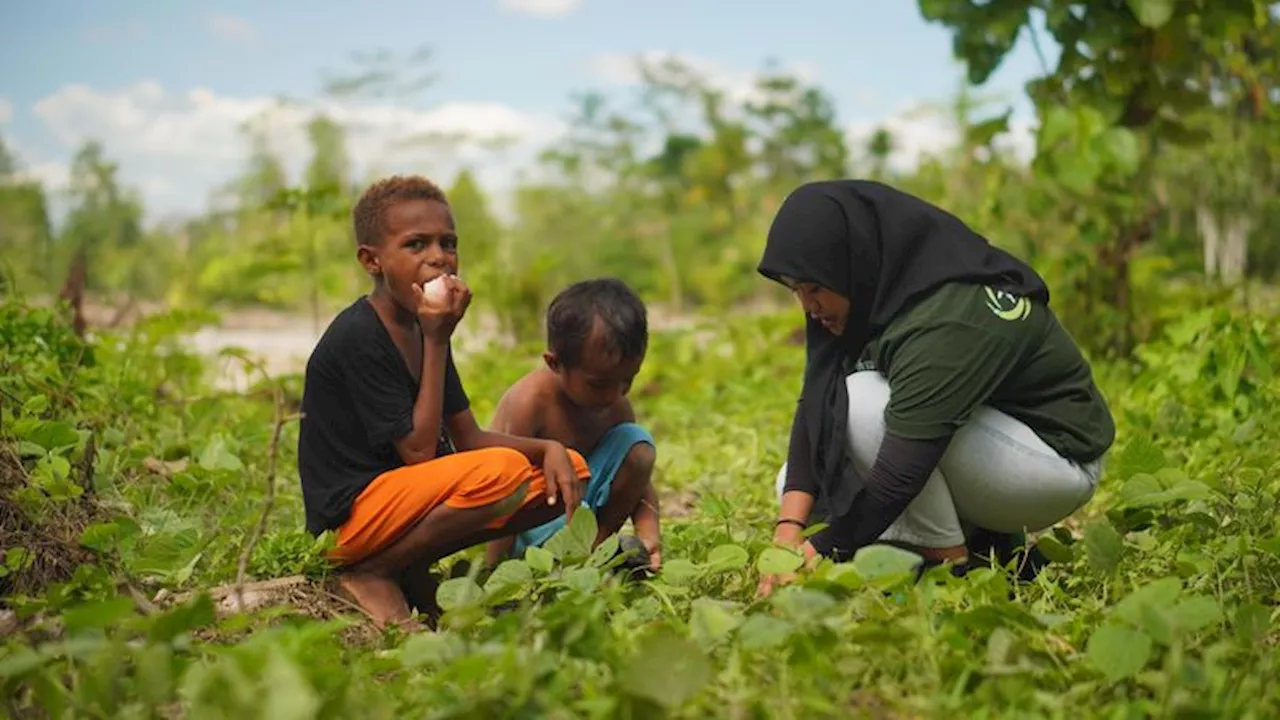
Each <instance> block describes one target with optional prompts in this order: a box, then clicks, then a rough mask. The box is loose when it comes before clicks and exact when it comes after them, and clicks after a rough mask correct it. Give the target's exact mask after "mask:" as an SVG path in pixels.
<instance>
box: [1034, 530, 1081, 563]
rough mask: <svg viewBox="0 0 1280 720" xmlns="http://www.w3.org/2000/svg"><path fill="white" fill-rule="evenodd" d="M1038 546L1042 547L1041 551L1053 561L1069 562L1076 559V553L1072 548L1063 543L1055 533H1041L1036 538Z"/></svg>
mask: <svg viewBox="0 0 1280 720" xmlns="http://www.w3.org/2000/svg"><path fill="white" fill-rule="evenodd" d="M1036 547H1038V548H1040V552H1041V553H1043V554H1044V556H1045V557H1047V558H1049V559H1050V560H1052V561H1053V562H1058V563H1069V562H1071V561H1073V560H1075V553H1074V552H1073V551H1072V550H1071V548H1069V547H1067V546H1066V545H1063V544H1062V542H1061V541H1060V540H1058V538H1056V537H1054V536H1053V535H1041V536H1040V537H1038V538H1036Z"/></svg>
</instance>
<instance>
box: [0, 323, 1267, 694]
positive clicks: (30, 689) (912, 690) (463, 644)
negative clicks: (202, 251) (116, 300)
mask: <svg viewBox="0 0 1280 720" xmlns="http://www.w3.org/2000/svg"><path fill="white" fill-rule="evenodd" d="M208 320H209V318H205V317H200V316H184V315H178V314H173V315H166V316H160V317H156V318H153V319H151V320H148V321H146V322H144V323H143V324H141V325H140V326H138V327H137V328H135V329H134V330H133V331H130V332H128V333H127V334H120V335H111V336H104V337H102V338H98V339H97V340H96V341H95V342H94V343H93V345H91V346H84V345H82V344H81V343H80V342H78V341H77V340H76V338H75V337H74V336H73V335H71V334H70V333H69V332H67V331H66V329H65V328H64V327H63V326H62V325H61V323H60V322H59V321H58V320H57V318H56V316H55V315H54V314H53V313H52V312H51V311H49V310H48V309H32V308H27V307H25V306H22V305H18V304H15V303H9V304H6V305H4V306H3V311H2V312H0V337H3V338H4V339H3V340H0V350H3V356H0V364H2V365H3V367H2V368H0V370H3V372H0V377H3V379H2V380H0V390H3V398H4V400H3V402H4V404H3V409H2V410H0V412H3V431H2V436H3V441H4V446H5V450H6V454H5V455H4V456H3V457H4V460H2V461H0V462H3V463H4V468H3V469H4V470H5V474H4V475H3V476H0V477H4V478H7V480H6V481H5V483H4V485H3V486H2V487H3V490H4V493H3V497H4V500H3V502H4V506H3V509H4V510H5V512H7V513H11V514H12V515H13V516H14V517H17V516H18V515H19V514H20V515H21V517H22V518H23V521H24V522H26V523H28V524H29V525H32V526H36V527H40V528H54V529H58V531H59V532H58V533H54V534H51V533H48V532H28V533H26V535H25V536H23V537H18V538H16V539H13V538H9V537H6V539H5V541H4V555H3V562H2V563H0V568H2V569H0V573H3V574H2V575H0V590H2V591H3V593H4V600H3V602H4V604H5V605H6V606H8V607H9V608H10V609H11V611H12V612H13V613H14V614H13V618H12V621H11V624H16V625H17V626H18V628H17V629H16V630H12V631H11V632H10V634H9V636H8V637H7V638H5V639H4V644H3V645H2V646H0V686H3V687H0V690H2V691H3V692H2V696H3V697H5V698H7V699H8V703H9V708H8V709H9V710H10V711H11V712H12V713H13V714H14V715H16V716H55V717H61V716H64V715H73V716H77V717H80V716H84V717H125V718H127V717H171V716H184V717H233V716H235V717H257V716H261V717H271V718H307V717H326V718H329V717H361V718H370V717H388V718H391V717H403V716H406V715H409V716H423V715H425V716H429V717H468V718H470V717H477V718H481V717H483V718H500V717H522V718H523V717H553V718H558V717H566V718H567V717H602V718H603V717H608V718H617V717H620V718H628V717H657V716H664V715H665V716H674V717H689V718H694V717H697V718H701V717H729V718H757V717H761V718H762V717H770V718H773V717H778V718H801V717H803V718H812V717H858V716H866V717H937V716H946V715H953V716H954V715H959V714H962V715H964V716H968V717H997V716H998V717H1019V718H1025V717H1055V718H1056V717H1077V716H1102V717H1151V716H1157V717H1233V718H1248V717H1259V718H1261V717H1268V716H1275V715H1276V714H1278V713H1280V691H1278V690H1277V688H1276V684H1275V682H1274V681H1273V678H1276V677H1280V651H1278V650H1277V640H1278V639H1280V630H1277V627H1278V622H1277V620H1278V618H1277V615H1278V613H1277V609H1276V608H1277V600H1278V599H1280V539H1278V537H1277V536H1278V535H1280V533H1278V529H1280V520H1278V519H1277V518H1280V515H1277V513H1276V509H1277V507H1276V506H1277V495H1278V494H1280V447H1278V446H1276V444H1275V443H1274V441H1272V440H1269V439H1268V438H1269V437H1272V435H1269V434H1268V433H1273V432H1274V431H1268V432H1264V431H1263V428H1274V427H1276V426H1277V420H1278V419H1280V418H1278V416H1280V409H1277V408H1278V405H1277V403H1276V400H1277V398H1278V397H1280V392H1278V390H1280V385H1278V384H1277V381H1276V379H1275V377H1274V375H1273V372H1272V370H1273V368H1280V344H1277V342H1276V340H1275V339H1274V333H1273V332H1271V331H1270V330H1269V329H1268V328H1269V326H1268V325H1267V324H1266V322H1265V321H1264V320H1263V319H1261V318H1257V317H1252V316H1244V315H1238V314H1237V315H1232V314H1229V313H1227V312H1225V311H1201V312H1188V313H1183V316H1182V318H1181V319H1180V320H1178V321H1177V322H1176V323H1175V324H1173V325H1171V326H1170V327H1169V328H1168V329H1167V332H1166V334H1165V337H1164V339H1162V340H1160V341H1159V342H1156V343H1153V344H1151V345H1147V346H1144V347H1142V348H1141V349H1140V352H1139V354H1138V357H1137V359H1136V360H1135V361H1134V362H1132V363H1129V364H1123V365H1122V364H1104V365H1100V366H1098V368H1097V373H1098V376H1099V378H1100V380H1101V382H1102V384H1103V387H1104V390H1105V392H1106V394H1107V396H1108V398H1109V400H1110V402H1111V403H1112V406H1113V409H1114V410H1115V412H1116V415H1117V421H1118V425H1119V430H1120V439H1119V441H1118V444H1117V447H1116V448H1115V451H1114V453H1113V455H1112V457H1111V460H1110V463H1109V466H1108V469H1107V472H1106V475H1105V476H1104V478H1103V481H1102V487H1101V489H1100V491H1099V494H1098V495H1097V496H1096V497H1095V499H1094V501H1093V502H1092V503H1091V504H1090V505H1088V506H1087V507H1086V508H1085V509H1084V510H1083V511H1082V512H1081V513H1079V514H1078V515H1077V516H1075V517H1073V518H1071V519H1070V520H1069V521H1068V522H1066V523H1064V524H1063V526H1062V527H1059V528H1056V529H1055V530H1054V531H1052V532H1050V533H1046V534H1045V535H1044V536H1042V537H1041V538H1040V542H1041V544H1042V547H1044V548H1045V550H1046V552H1047V553H1049V554H1051V555H1052V556H1053V557H1054V558H1055V559H1056V560H1057V562H1055V563H1054V564H1053V565H1051V566H1050V567H1049V568H1048V569H1047V570H1046V571H1045V572H1044V573H1042V574H1041V576H1040V577H1039V578H1038V579H1037V580H1036V581H1035V582H1034V583H1031V584H1027V585H1017V584H1014V583H1013V582H1011V580H1010V572H1008V571H1006V570H1003V569H993V570H979V571H975V572H972V573H970V574H969V575H968V576H967V577H965V578H954V577H951V576H950V575H947V574H945V573H935V574H930V575H928V576H926V577H925V578H924V579H923V580H921V581H920V582H914V581H913V580H914V576H913V573H912V572H911V571H910V569H909V567H908V566H907V565H906V564H905V560H907V558H904V557H903V556H902V555H901V554H899V553H896V552H894V551H893V550H891V549H888V548H873V549H869V550H868V551H866V552H864V553H863V554H861V555H860V556H859V557H858V558H857V559H855V560H854V561H853V562H851V563H848V564H845V565H832V564H829V563H827V564H823V565H821V566H820V567H818V568H817V569H816V570H814V571H813V572H806V573H803V574H802V577H801V579H800V581H799V582H797V583H796V584H794V585H792V586H789V587H787V588H785V589H784V590H783V591H781V592H779V593H777V594H776V595H775V596H774V597H772V598H770V599H769V600H767V601H763V600H759V599H757V598H756V597H755V586H756V581H757V579H758V577H759V572H760V569H761V568H765V569H776V568H787V567H792V566H793V564H794V563H795V561H796V559H795V557H794V556H793V555H791V554H789V553H786V552H783V551H780V550H778V549H776V548H770V547H769V539H770V537H771V534H772V524H771V518H772V517H773V478H774V474H775V473H776V471H777V468H778V466H779V465H780V464H781V462H782V460H783V454H784V452H785V444H786V435H787V429H788V427H789V419H790V411H791V409H792V407H793V403H794V396H795V393H796V390H797V389H798V383H799V377H800V372H801V369H802V367H803V362H804V357H803V354H804V353H803V348H802V347H801V346H799V345H798V344H796V343H795V342H794V340H793V337H794V335H793V333H794V330H795V329H796V322H795V321H796V318H795V317H793V316H763V317H754V318H746V319H742V318H739V319H731V320H724V319H714V320H708V321H706V322H704V323H702V324H701V325H700V326H698V327H694V328H690V329H685V330H681V331H678V332H670V333H662V334H659V335H656V336H655V337H654V339H653V342H652V348H651V351H650V355H649V361H648V362H647V363H646V365H645V367H644V369H643V371H642V375H641V377H640V378H639V379H638V380H637V382H636V385H635V390H634V400H635V402H636V405H637V410H638V413H639V414H640V417H641V419H642V421H643V422H644V423H645V424H646V425H647V426H648V427H649V428H650V430H651V431H652V432H653V433H654V435H655V437H657V438H658V441H659V455H658V469H657V471H656V472H657V476H656V480H657V482H658V483H659V485H660V487H661V488H662V495H663V502H662V504H663V511H664V513H663V514H664V546H665V547H664V553H663V556H664V570H663V572H662V573H661V575H660V576H658V577H655V578H652V579H649V580H646V581H644V582H632V583H624V582H621V581H620V580H618V579H617V577H616V576H615V573H613V572H612V571H611V569H610V568H609V567H608V563H607V562H606V559H607V556H606V554H601V553H592V552H591V551H590V548H589V544H588V543H586V542H585V541H584V540H585V538H589V537H591V536H592V534H593V533H594V530H593V528H591V527H590V526H589V525H590V522H591V518H590V515H589V514H587V513H578V514H577V518H579V519H580V520H579V521H578V522H575V524H574V526H572V527H570V528H569V529H568V530H567V531H565V532H564V533H562V535H561V536H559V537H558V538H557V540H556V541H555V542H554V543H553V544H552V545H549V546H548V548H547V551H546V552H542V553H533V554H531V555H530V556H529V557H527V558H526V560H525V561H510V562H508V563H506V564H504V565H503V566H502V567H500V568H499V569H498V570H497V571H496V572H494V573H492V574H487V573H479V572H477V571H476V570H472V571H470V572H469V573H461V572H460V573H459V574H458V576H457V577H455V578H453V579H452V580H450V581H448V582H446V583H445V584H444V585H443V586H442V588H441V594H440V600H441V602H442V604H443V605H444V606H445V607H446V609H447V610H448V612H447V613H446V614H445V616H444V618H443V619H442V627H441V629H440V630H439V631H438V632H436V633H426V634H417V635H413V636H401V635H398V634H396V633H394V632H388V633H385V634H378V633H373V632H371V631H369V630H368V629H367V625H362V624H361V622H360V617H359V616H358V615H355V614H354V613H351V612H349V609H347V608H344V607H343V606H342V605H341V604H339V603H334V602H330V601H326V600H325V596H324V594H323V590H322V588H323V583H317V584H315V585H314V586H313V588H318V589H314V592H312V594H310V595H307V594H306V593H302V594H295V595H294V596H293V597H292V599H293V600H294V601H295V602H294V604H293V605H286V606H284V607H283V608H272V609H266V610H262V611H260V612H256V613H251V614H227V613H223V612H219V611H218V610H217V607H216V605H215V601H214V599H213V598H211V597H210V596H209V594H208V592H207V591H208V590H209V589H210V588H213V587H216V586H220V585H225V584H228V583H234V582H236V580H237V578H238V577H239V576H240V575H241V574H242V573H241V569H242V568H243V575H244V576H245V578H246V579H264V578H272V577H281V576H285V575H291V574H297V573H301V574H306V575H308V576H309V577H312V578H317V579H318V578H320V577H321V576H322V575H323V572H324V568H323V563H322V562H320V560H319V558H320V554H321V551H322V549H323V539H321V541H319V542H317V541H316V540H314V539H313V538H311V537H310V536H308V535H307V534H306V533H305V532H304V531H303V530H302V505H301V497H300V493H299V489H298V483H297V479H296V473H295V467H296V463H295V457H294V447H295V443H296V430H297V426H296V423H292V422H290V421H289V414H290V412H292V410H293V404H294V403H296V399H297V398H298V396H299V392H300V379H299V378H297V377H287V378H273V379H272V378H264V380H263V381H262V382H261V383H260V384H259V385H258V386H257V387H255V388H254V389H253V390H252V391H250V392H249V393H247V394H244V395H236V394H225V393H218V392H214V391H212V390H211V389H210V384H209V381H208V378H209V370H210V365H209V364H208V363H206V362H203V361H201V360H200V359H198V358H195V357H192V356H190V355H188V354H186V353H185V352H184V349H183V347H182V345H181V344H180V343H179V342H178V338H179V337H180V335H181V333H183V332H185V331H188V330H190V329H192V328H193V327H196V326H198V324H199V323H201V322H205V321H208ZM537 351H538V348H536V347H522V348H518V349H517V350H515V351H511V350H505V351H501V352H499V351H493V352H485V353H479V354H473V355H469V356H467V357H466V358H465V359H464V360H460V369H461V371H462V374H463V379H464V381H465V382H466V384H467V389H468V392H469V394H470V395H471V396H472V398H473V404H474V408H475V411H476V413H477V415H478V417H479V418H480V419H481V421H482V422H483V421H485V420H487V419H488V417H489V416H490V414H491V413H492V409H493V404H494V402H495V401H496V400H497V398H498V396H499V394H500V392H501V390H502V389H503V388H504V387H505V386H506V385H507V384H508V383H510V382H511V381H513V380H514V379H516V378H517V377H518V376H519V375H520V374H522V373H523V372H524V371H525V370H526V369H527V368H528V367H530V366H531V365H532V364H533V363H535V362H536V361H537ZM245 360H246V361H248V359H245ZM280 420H283V422H279V423H278V421H280ZM277 426H278V427H279V429H280V438H279V442H278V443H274V444H273V442H272V438H273V435H274V433H275V432H276V429H277ZM273 447H274V448H275V453H274V457H275V459H274V461H273V460H272V456H273V452H272V448H273ZM273 462H274V467H275V470H274V472H271V471H270V470H269V468H271V467H272V463H273ZM269 487H270V491H268V488H269ZM269 495H270V496H273V501H272V502H271V503H270V504H268V503H267V500H266V498H267V497H268V496H269ZM264 512H265V518H266V520H265V524H263V525H262V533H261V538H260V539H258V540H256V541H254V540H253V536H254V535H255V529H256V528H257V527H258V525H259V522H260V521H261V520H262V518H263V517H264ZM0 517H4V516H0ZM6 527H8V525H6ZM54 535H56V536H57V537H56V538H54V539H55V540H56V542H55V541H54V540H49V539H48V538H50V537H54ZM42 538H43V540H42ZM37 540H40V541H41V542H43V544H38V543H37ZM77 553H89V557H88V559H89V560H91V562H88V563H84V564H78V560H79V559H84V558H78V559H77V561H75V562H73V561H72V560H67V561H66V562H62V563H57V562H52V559H62V558H73V559H76V558H77ZM470 554H471V555H473V556H474V555H475V554H476V553H474V552H473V553H470ZM477 566H478V565H477ZM458 567H459V568H461V566H458ZM72 568H75V569H74V570H72ZM166 598H167V599H166ZM362 627H363V628H365V629H363V630H361V629H360V628H362Z"/></svg>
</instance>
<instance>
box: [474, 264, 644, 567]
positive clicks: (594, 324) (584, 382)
mask: <svg viewBox="0 0 1280 720" xmlns="http://www.w3.org/2000/svg"><path fill="white" fill-rule="evenodd" d="M546 326H547V350H546V352H545V353H544V354H543V360H544V362H545V367H541V368H538V369H537V370H534V371H533V372H531V373H529V374H528V375H526V376H524V377H523V378H521V379H520V380H519V381H517V382H516V383H515V384H514V385H512V386H511V388H510V389H509V390H507V392H506V394H505V395H503V397H502V400H501V401H500V402H499V403H498V408H497V412H496V413H495V415H494V419H493V422H492V425H491V427H492V429H493V430H495V431H496V432H500V433H505V434H509V435H519V436H524V437H534V438H541V439H547V440H554V441H556V442H558V443H560V444H562V445H564V446H565V447H567V448H569V449H571V450H574V451H577V452H578V453H581V454H582V455H583V456H584V457H586V460H587V464H588V466H589V467H590V469H591V480H590V481H589V483H588V485H587V489H586V492H585V493H584V495H583V505H584V506H586V507H588V508H590V509H591V510H592V511H593V512H594V513H595V515H596V521H597V524H598V526H599V534H598V535H597V536H596V543H599V542H601V541H603V540H604V539H605V538H607V537H609V536H610V535H612V534H614V533H616V532H617V531H618V530H619V529H621V527H622V525H623V523H625V522H626V521H627V519H628V518H630V519H631V522H632V525H633V526H634V528H635V533H636V537H637V538H638V539H639V540H640V542H641V543H642V544H643V545H644V550H645V552H646V553H647V554H648V557H649V567H650V568H651V569H653V570H655V571H656V570H658V568H659V566H660V565H661V562H662V553H661V534H660V531H659V526H658V494H657V492H656V491H655V490H654V487H653V483H652V481H651V477H652V474H653V464H654V459H655V456H656V453H655V448H654V442H653V438H652V437H651V436H650V435H649V433H648V432H647V431H646V430H645V429H644V428H642V427H640V426H639V425H638V424H636V416H635V411H634V410H633V409H632V407H631V402H630V401H629V400H628V399H627V393H628V392H630V390H631V383H632V380H634V379H635V376H636V373H638V372H639V370H640V365H641V363H643V361H644V355H645V351H646V350H647V348H648V341H649V334H648V320H647V313H646V310H645V306H644V303H643V302H642V301H641V300H640V298H639V297H638V296H637V295H636V294H635V293H634V292H633V291H632V290H631V289H630V288H629V287H627V286H626V284H624V283H623V282H621V281H619V280H615V279H612V278H604V279H595V280H587V281H583V282H579V283H575V284H574V285H571V286H569V287H568V288H566V289H565V290H564V291H562V292H561V293H560V294H559V295H557V296H556V298H555V299H554V300H553V301H552V302H551V305H550V306H549V307H548V308H547V318H546ZM564 526H565V517H564V516H563V515H562V516H560V517H558V518H556V519H554V520H552V521H550V522H547V523H546V524H544V525H541V526H539V527H536V528H533V529H531V530H527V531H525V532H522V533H520V534H519V535H517V536H515V537H509V538H503V539H500V540H496V541H493V542H491V543H490V544H489V547H488V553H487V555H488V561H489V562H490V563H491V564H492V563H496V562H498V561H499V560H501V559H502V558H503V557H505V556H507V555H508V554H509V553H511V552H512V551H514V553H515V554H516V555H522V554H523V553H524V550H525V549H526V548H527V547H530V546H541V545H542V544H543V543H545V542H546V541H547V540H548V539H550V538H551V536H552V535H554V534H555V533H556V532H557V531H558V530H560V529H561V528H563V527H564Z"/></svg>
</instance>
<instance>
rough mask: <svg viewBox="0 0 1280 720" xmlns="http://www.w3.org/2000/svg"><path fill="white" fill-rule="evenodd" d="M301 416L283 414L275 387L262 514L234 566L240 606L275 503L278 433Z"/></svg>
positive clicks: (282, 403)
mask: <svg viewBox="0 0 1280 720" xmlns="http://www.w3.org/2000/svg"><path fill="white" fill-rule="evenodd" d="M301 417H302V414H301V413H294V414H291V415H287V416H286V415H285V414H284V393H282V392H281V391H280V389H279V388H276V412H275V418H276V419H275V429H274V430H273V431H272V433H271V447H270V449H269V450H268V451H267V492H266V496H265V497H264V498H263V500H262V515H260V516H259V517H258V524H257V525H255V526H254V528H253V532H252V533H250V535H249V539H248V540H247V541H246V542H245V544H244V548H243V549H242V550H241V551H240V561H239V563H238V566H237V568H236V585H235V595H236V604H237V606H238V607H240V608H243V607H244V579H245V576H246V575H247V574H248V572H249V558H250V557H251V556H252V555H253V549H254V548H255V547H257V546H258V541H259V540H261V539H262V535H263V533H264V532H266V529H267V519H268V518H269V517H271V510H272V509H273V508H274V507H275V503H276V458H277V457H279V455H280V433H281V431H283V430H284V426H285V423H288V422H292V421H293V420H297V419H299V418H301Z"/></svg>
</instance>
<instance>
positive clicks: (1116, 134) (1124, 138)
mask: <svg viewBox="0 0 1280 720" xmlns="http://www.w3.org/2000/svg"><path fill="white" fill-rule="evenodd" d="M1095 144H1096V148H1097V152H1098V153H1100V154H1101V156H1102V158H1103V160H1104V162H1105V164H1106V165H1107V166H1109V167H1111V168H1112V169H1114V170H1116V171H1117V172H1119V173H1121V174H1124V175H1131V174H1133V173H1134V172H1136V171H1137V169H1138V162H1139V157H1138V155H1139V152H1140V150H1139V147H1138V138H1137V136H1136V135H1134V134H1133V132H1132V131H1130V130H1128V129H1127V128H1108V129H1107V130H1106V131H1104V132H1103V133H1102V134H1101V135H1099V136H1098V138H1097V140H1095Z"/></svg>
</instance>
